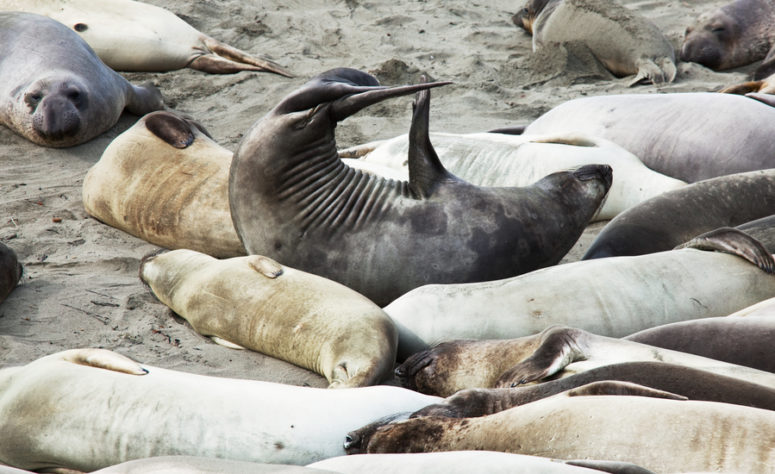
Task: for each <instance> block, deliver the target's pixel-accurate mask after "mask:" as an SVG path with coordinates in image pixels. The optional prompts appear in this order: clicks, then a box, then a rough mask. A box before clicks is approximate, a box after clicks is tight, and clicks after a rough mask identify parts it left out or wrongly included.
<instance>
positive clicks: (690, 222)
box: [583, 170, 775, 260]
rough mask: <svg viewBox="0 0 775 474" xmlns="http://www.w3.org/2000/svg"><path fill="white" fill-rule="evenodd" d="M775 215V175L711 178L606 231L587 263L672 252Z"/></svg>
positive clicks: (623, 217)
mask: <svg viewBox="0 0 775 474" xmlns="http://www.w3.org/2000/svg"><path fill="white" fill-rule="evenodd" d="M771 214H775V170H762V171H751V172H748V173H736V174H732V175H728V176H720V177H718V178H713V179H707V180H704V181H699V182H697V183H692V184H690V185H689V186H685V187H683V188H680V189H675V190H673V191H667V192H665V193H663V194H661V195H659V196H655V197H653V198H651V199H649V200H646V201H644V202H642V203H640V204H638V205H637V206H634V207H632V208H630V209H628V210H627V211H625V212H623V213H621V214H619V215H618V216H616V217H615V218H614V219H613V220H611V222H609V223H608V224H606V226H605V227H603V230H601V231H600V233H599V234H598V235H597V236H596V237H595V240H594V241H593V242H592V244H591V245H590V246H589V249H588V250H587V252H586V253H585V254H584V257H583V259H584V260H588V259H593V258H603V257H613V256H620V255H643V254H647V253H654V252H661V251H664V250H670V249H672V248H674V247H675V246H677V245H679V244H681V243H683V242H686V241H688V240H690V239H692V238H694V237H696V236H698V235H700V234H702V233H704V232H708V231H712V230H714V229H716V228H719V227H723V226H737V225H740V224H744V223H746V222H749V221H752V220H754V219H759V218H762V217H766V216H769V215H771Z"/></svg>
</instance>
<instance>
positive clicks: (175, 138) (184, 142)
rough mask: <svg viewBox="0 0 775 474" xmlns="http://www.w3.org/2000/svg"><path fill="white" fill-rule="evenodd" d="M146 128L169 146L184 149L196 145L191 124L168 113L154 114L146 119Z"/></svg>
mask: <svg viewBox="0 0 775 474" xmlns="http://www.w3.org/2000/svg"><path fill="white" fill-rule="evenodd" d="M145 128H147V129H148V131H149V132H151V133H153V134H154V135H156V136H157V137H159V138H161V139H162V140H164V141H165V142H166V143H167V144H169V145H171V146H173V147H175V148H178V149H183V148H186V147H188V146H189V145H191V144H192V143H194V132H193V131H192V130H191V124H189V123H188V122H186V121H185V120H183V119H182V118H180V117H178V116H177V115H175V114H173V113H170V112H166V111H160V112H153V113H151V114H148V115H147V116H146V117H145Z"/></svg>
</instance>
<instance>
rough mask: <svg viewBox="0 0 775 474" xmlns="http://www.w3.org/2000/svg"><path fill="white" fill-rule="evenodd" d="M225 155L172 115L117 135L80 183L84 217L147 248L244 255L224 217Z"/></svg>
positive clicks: (228, 219)
mask: <svg viewBox="0 0 775 474" xmlns="http://www.w3.org/2000/svg"><path fill="white" fill-rule="evenodd" d="M231 157H232V153H231V151H229V150H227V149H225V148H223V147H221V146H220V145H218V144H217V143H215V142H214V141H213V140H212V139H210V137H209V136H208V135H207V134H206V133H205V131H204V129H203V128H201V127H200V126H199V125H198V124H196V123H195V122H193V121H191V120H187V119H184V118H182V117H179V116H177V115H175V114H173V113H171V112H167V111H160V112H154V113H151V114H148V115H146V116H144V117H143V118H141V119H140V120H139V121H138V122H137V123H136V124H135V125H133V126H132V127H131V128H129V129H127V130H126V131H125V132H124V133H122V134H121V135H119V136H118V137H116V138H115V139H114V140H113V141H112V142H111V143H110V145H109V146H108V147H107V148H106V149H105V151H104V152H103V154H102V157H101V158H100V160H99V161H98V162H97V163H96V164H95V165H94V166H92V167H91V169H90V170H89V172H88V173H87V174H86V178H84V180H83V193H82V195H83V205H84V208H85V209H86V212H87V213H89V215H91V216H93V217H94V218H96V219H98V220H100V221H102V222H104V223H105V224H107V225H109V226H112V227H115V228H117V229H121V230H123V231H124V232H127V233H129V234H132V235H134V236H135V237H139V238H141V239H143V240H145V241H148V242H150V243H152V244H155V245H159V246H161V247H166V248H170V249H176V248H187V249H192V250H196V251H199V252H204V253H207V254H208V255H212V256H215V257H235V256H239V255H245V248H244V247H243V246H242V242H240V240H239V237H238V236H237V232H236V231H235V230H234V224H232V221H231V213H230V212H229V205H228V200H229V167H230V166H231Z"/></svg>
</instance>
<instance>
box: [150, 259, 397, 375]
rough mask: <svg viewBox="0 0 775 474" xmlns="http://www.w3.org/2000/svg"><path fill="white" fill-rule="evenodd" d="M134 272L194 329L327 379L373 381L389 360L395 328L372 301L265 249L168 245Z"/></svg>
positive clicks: (390, 364) (390, 365)
mask: <svg viewBox="0 0 775 474" xmlns="http://www.w3.org/2000/svg"><path fill="white" fill-rule="evenodd" d="M140 277H141V278H142V279H143V281H145V282H146V283H147V284H148V285H150V287H151V289H152V290H153V293H154V294H155V295H156V297H157V298H159V300H161V302H162V303H164V304H166V305H167V306H169V307H170V308H172V310H173V311H175V312H176V313H178V314H179V315H181V316H182V317H183V318H185V319H186V320H187V321H188V322H189V323H191V326H193V327H194V329H195V330H196V331H197V332H199V333H200V334H203V335H205V336H213V337H216V338H218V339H217V340H224V341H227V342H229V343H231V344H236V345H238V346H241V347H245V348H249V349H253V350H255V351H258V352H262V353H264V354H267V355H270V356H272V357H276V358H278V359H282V360H285V361H288V362H291V363H293V364H296V365H298V366H301V367H304V368H307V369H309V370H313V371H315V372H317V373H319V374H321V375H323V376H324V377H326V379H328V381H329V383H330V384H331V385H330V387H336V388H339V387H359V386H365V385H373V384H376V383H379V382H381V381H382V380H384V379H386V378H387V377H388V376H390V374H391V370H392V368H393V364H394V363H395V359H396V344H397V343H398V336H397V333H396V328H395V326H394V325H393V321H391V320H390V318H389V317H388V316H387V315H386V314H385V313H384V312H383V311H382V310H381V309H380V308H379V306H377V305H375V304H374V303H372V302H371V301H369V300H368V299H367V298H366V297H364V296H362V295H360V294H358V293H356V292H355V291H353V290H351V289H349V288H347V287H345V286H343V285H340V284H339V283H335V282H333V281H331V280H327V279H325V278H323V277H319V276H317V275H313V274H310V273H305V272H302V271H299V270H296V269H293V268H289V267H285V266H283V265H280V264H279V263H277V262H275V261H274V260H272V259H270V258H268V257H263V256H259V255H251V256H248V257H235V258H230V259H227V260H217V259H215V258H213V257H210V256H208V255H205V254H202V253H198V252H194V251H193V250H174V251H172V252H167V253H163V254H161V255H157V256H153V257H150V258H147V259H144V260H143V263H142V265H141V267H140ZM217 340H216V341H217Z"/></svg>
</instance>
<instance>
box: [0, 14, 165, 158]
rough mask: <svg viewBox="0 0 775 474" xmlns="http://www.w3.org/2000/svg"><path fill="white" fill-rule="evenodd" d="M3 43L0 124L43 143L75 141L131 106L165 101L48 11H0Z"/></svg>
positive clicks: (152, 106)
mask: <svg viewBox="0 0 775 474" xmlns="http://www.w3.org/2000/svg"><path fill="white" fill-rule="evenodd" d="M0 44H2V45H3V48H2V52H0V124H3V125H5V126H7V127H8V128H10V129H11V130H13V131H14V132H16V133H18V134H19V135H21V136H23V137H25V138H27V139H28V140H30V141H32V142H34V143H37V144H39V145H45V146H52V147H66V146H73V145H77V144H79V143H83V142H86V141H88V140H91V139H92V138H94V137H96V136H97V135H99V134H100V133H102V132H104V131H105V130H107V129H109V128H110V127H112V126H113V125H114V124H115V123H116V122H117V121H118V118H119V116H120V115H121V112H122V111H123V110H124V108H125V107H126V109H127V110H128V111H129V112H131V113H133V114H137V115H143V114H146V113H148V112H151V111H154V110H158V109H161V108H162V107H163V106H164V104H163V103H162V99H161V94H159V91H158V90H156V88H154V87H153V86H133V85H132V84H130V83H129V82H127V81H126V79H124V78H123V77H121V76H119V75H118V74H117V73H115V72H114V71H112V70H111V69H110V68H108V67H107V66H105V64H103V62H102V61H100V60H99V58H98V57H97V56H96V55H95V54H94V51H92V50H91V48H90V47H89V45H87V44H86V43H85V42H84V41H83V40H82V39H81V38H79V37H78V35H77V34H75V33H74V32H72V31H70V30H69V29H68V28H67V27H65V26H64V25H62V24H61V23H59V22H56V21H54V20H52V19H50V18H46V17H43V16H40V15H33V14H29V13H4V12H3V13H0Z"/></svg>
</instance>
